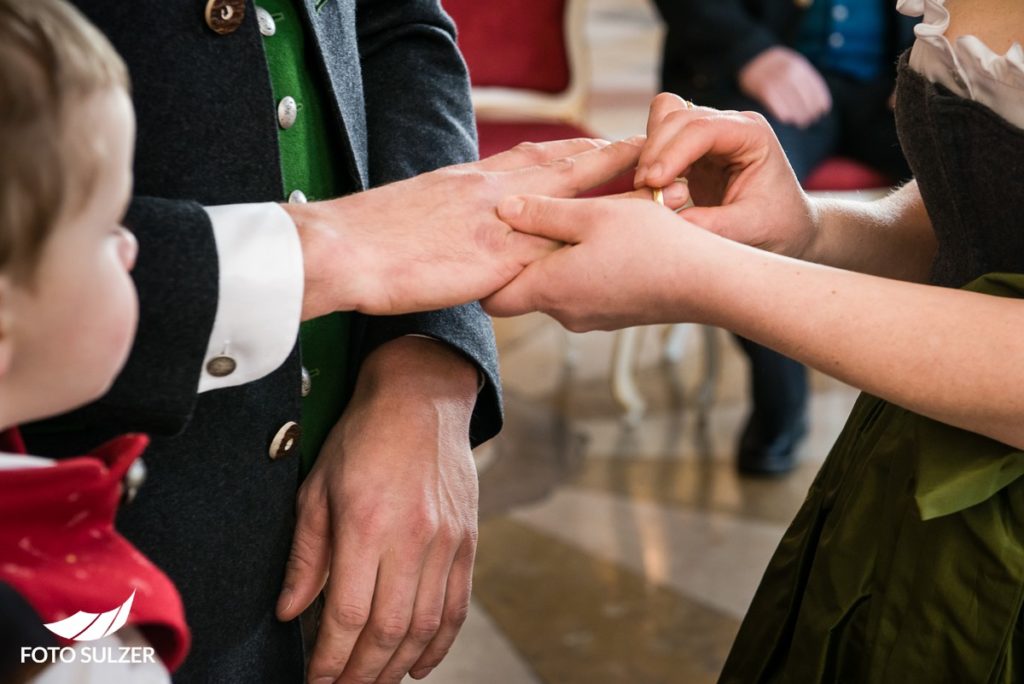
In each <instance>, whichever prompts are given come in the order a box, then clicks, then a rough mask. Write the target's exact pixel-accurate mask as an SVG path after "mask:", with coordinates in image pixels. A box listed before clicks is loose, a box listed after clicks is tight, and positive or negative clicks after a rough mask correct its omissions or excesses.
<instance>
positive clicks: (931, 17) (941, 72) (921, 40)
mask: <svg viewBox="0 0 1024 684" xmlns="http://www.w3.org/2000/svg"><path fill="white" fill-rule="evenodd" d="M896 9H897V10H899V11H900V12H902V13H903V14H906V15H908V16H912V17H920V16H923V17H924V21H922V22H921V23H920V24H918V26H917V28H916V29H915V30H914V33H915V35H916V36H917V40H916V41H915V42H914V47H913V49H912V50H911V52H910V66H911V68H912V69H914V70H915V71H917V72H918V73H920V74H921V75H922V76H924V77H925V78H927V79H928V80H929V81H931V82H933V83H940V84H942V85H943V86H945V87H946V88H949V89H950V90H951V91H953V92H954V93H956V94H957V95H960V96H962V97H966V98H969V99H971V100H974V101H975V102H978V103H981V104H983V105H985V106H986V107H988V108H989V109H991V110H992V111H994V112H996V113H997V114H999V115H1000V116H1002V117H1003V118H1004V119H1006V120H1007V121H1009V122H1010V123H1012V124H1013V125H1015V126H1017V127H1019V128H1024V48H1021V45H1020V43H1014V44H1013V45H1012V46H1011V47H1010V49H1009V50H1007V52H1006V54H1005V55H999V54H996V53H995V52H993V51H992V49H991V48H989V47H988V46H987V45H985V43H983V42H982V41H981V40H979V39H978V38H976V37H975V36H961V37H959V38H957V39H956V40H955V41H954V42H952V43H950V42H949V40H948V39H947V38H946V31H947V30H948V29H949V10H948V9H947V8H946V2H945V0H897V2H896Z"/></svg>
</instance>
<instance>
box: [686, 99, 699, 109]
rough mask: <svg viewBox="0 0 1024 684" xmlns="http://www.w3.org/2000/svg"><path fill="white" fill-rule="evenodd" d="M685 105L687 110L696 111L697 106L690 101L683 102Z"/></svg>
mask: <svg viewBox="0 0 1024 684" xmlns="http://www.w3.org/2000/svg"><path fill="white" fill-rule="evenodd" d="M683 104H684V105H686V108H687V109H696V108H697V105H695V104H693V102H691V101H690V100H686V99H684V100H683Z"/></svg>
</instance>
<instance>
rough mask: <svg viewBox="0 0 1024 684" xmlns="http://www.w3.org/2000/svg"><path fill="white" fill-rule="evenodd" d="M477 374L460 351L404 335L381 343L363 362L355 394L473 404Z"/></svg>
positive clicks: (438, 342)
mask: <svg viewBox="0 0 1024 684" xmlns="http://www.w3.org/2000/svg"><path fill="white" fill-rule="evenodd" d="M479 377H480V376H479V371H478V369H477V366H476V364H475V363H473V362H472V361H470V360H469V359H468V358H467V357H466V356H464V355H463V354H462V353H460V352H459V351H457V350H455V349H453V348H452V347H450V346H449V345H447V344H445V343H444V342H440V341H437V340H433V339H429V338H423V337H414V336H408V335H407V336H405V337H399V338H397V339H395V340H391V341H390V342H386V343H385V344H382V345H381V346H380V347H378V348H377V349H375V350H374V351H373V353H371V354H370V355H369V356H368V357H367V358H366V360H365V361H364V362H363V365H362V367H361V368H360V370H359V380H358V383H357V391H362V392H364V393H365V394H366V395H367V396H372V397H377V398H382V397H391V398H396V397H397V398H399V399H400V400H402V401H412V402H414V403H420V404H426V403H439V402H440V403H448V404H454V405H456V406H461V407H463V408H465V409H466V413H467V416H468V415H469V414H471V413H472V410H473V407H474V406H475V405H476V397H477V390H478V385H479Z"/></svg>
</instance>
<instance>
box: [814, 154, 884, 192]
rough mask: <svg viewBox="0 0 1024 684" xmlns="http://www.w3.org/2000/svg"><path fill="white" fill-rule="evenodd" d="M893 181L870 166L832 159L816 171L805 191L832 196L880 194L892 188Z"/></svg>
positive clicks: (843, 159)
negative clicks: (866, 193) (864, 193)
mask: <svg viewBox="0 0 1024 684" xmlns="http://www.w3.org/2000/svg"><path fill="white" fill-rule="evenodd" d="M892 184H893V180H892V179H891V178H889V177H888V176H886V175H885V174H882V173H880V172H878V171H876V170H875V169H872V168H871V167H870V166H865V165H864V164H861V163H860V162H857V161H854V160H852V159H848V158H846V157H832V158H831V159H827V160H826V161H825V162H824V163H823V164H822V165H821V166H819V167H818V168H817V169H815V170H814V171H813V172H812V173H811V175H810V176H809V177H808V178H807V180H806V181H805V182H804V189H805V190H807V191H808V192H812V193H825V194H830V195H836V194H844V193H857V194H862V193H863V191H870V192H869V194H880V193H881V192H884V191H885V190H887V189H888V188H890V187H892Z"/></svg>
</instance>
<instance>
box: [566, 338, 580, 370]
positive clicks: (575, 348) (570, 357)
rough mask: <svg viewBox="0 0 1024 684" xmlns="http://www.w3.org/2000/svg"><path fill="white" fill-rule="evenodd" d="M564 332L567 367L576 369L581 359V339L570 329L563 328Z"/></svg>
mask: <svg viewBox="0 0 1024 684" xmlns="http://www.w3.org/2000/svg"><path fill="white" fill-rule="evenodd" d="M562 333H563V335H564V336H565V367H566V368H567V369H568V370H574V369H575V368H576V365H577V364H578V363H579V361H580V346H579V341H578V338H577V336H576V335H575V334H573V333H571V332H569V331H568V330H565V329H563V331H562Z"/></svg>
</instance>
